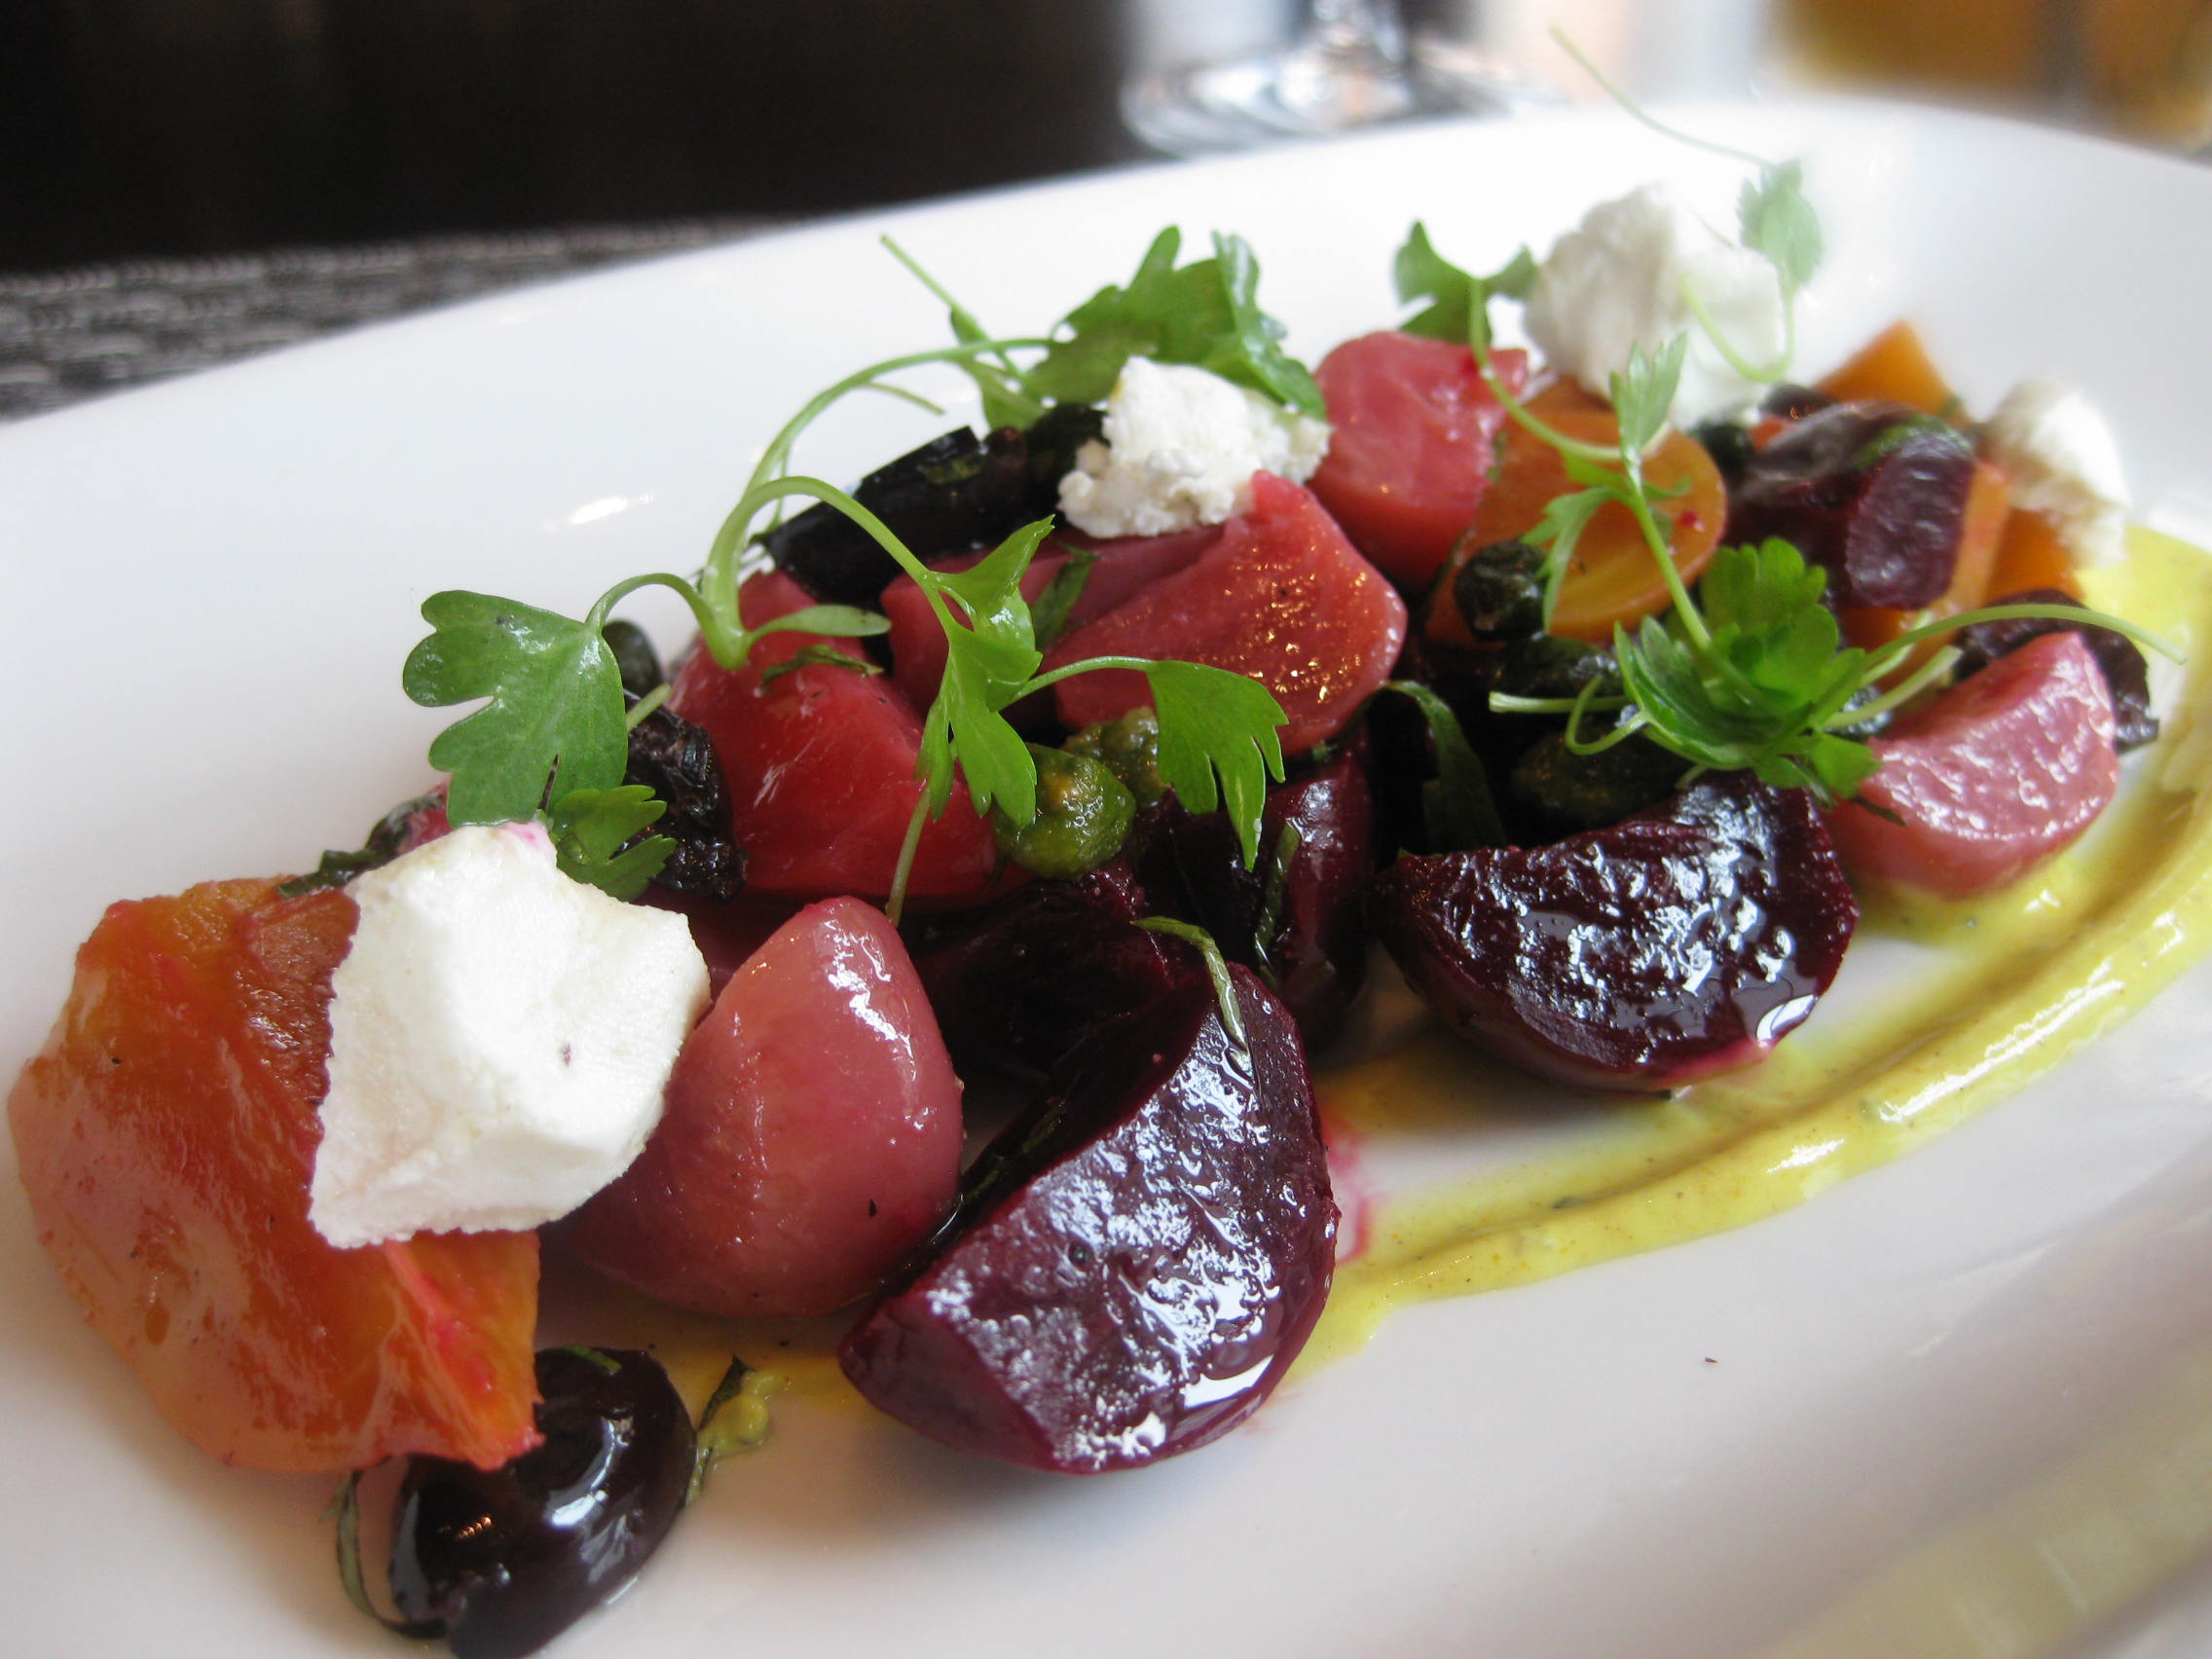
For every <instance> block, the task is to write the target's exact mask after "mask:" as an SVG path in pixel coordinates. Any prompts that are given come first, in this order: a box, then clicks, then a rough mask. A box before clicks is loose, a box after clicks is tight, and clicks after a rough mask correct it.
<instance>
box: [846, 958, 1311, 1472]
mask: <svg viewBox="0 0 2212 1659" xmlns="http://www.w3.org/2000/svg"><path fill="white" fill-rule="evenodd" d="M1230 972H1231V975H1232V976H1233V977H1234V979H1235V985H1236V998H1237V1005H1238V1007H1239V1009H1240V1010H1241V1013H1242V1017H1243V1023H1244V1027H1245V1031H1246V1034H1247V1037H1248V1039H1249V1042H1250V1050H1249V1053H1248V1054H1246V1053H1245V1052H1242V1051H1239V1050H1238V1048H1237V1046H1236V1044H1235V1041H1234V1040H1233V1039H1232V1037H1231V1036H1230V1034H1229V1032H1228V1030H1227V1029H1226V1028H1225V1027H1224V1025H1223V1023H1222V1020H1221V1015H1220V1013H1219V1011H1218V1010H1217V1008H1216V1006H1215V1003H1214V996H1213V990H1212V987H1211V985H1210V984H1206V983H1202V982H1201V983H1198V984H1194V985H1191V986H1188V987H1186V988H1183V989H1180V990H1177V991H1174V992H1171V993H1169V994H1168V995H1167V996H1165V997H1162V998H1161V999H1160V1000H1159V1001H1157V1002H1155V1003H1154V1004H1152V1005H1151V1006H1150V1007H1149V1008H1147V1009H1145V1010H1144V1011H1142V1012H1141V1013H1138V1014H1132V1015H1129V1016H1127V1017H1126V1018H1124V1019H1122V1020H1118V1021H1116V1022H1114V1023H1113V1024H1112V1025H1109V1026H1107V1027H1105V1028H1104V1029H1102V1030H1100V1031H1099V1032H1098V1033H1096V1034H1095V1035H1094V1036H1093V1037H1092V1038H1090V1039H1089V1040H1088V1041H1087V1042H1085V1043H1084V1044H1083V1045H1082V1046H1081V1047H1079V1048H1078V1049H1077V1050H1076V1051H1074V1052H1072V1053H1070V1054H1069V1056H1068V1058H1067V1061H1066V1062H1065V1064H1064V1065H1063V1066H1062V1068H1061V1069H1060V1071H1059V1072H1058V1073H1056V1074H1055V1077H1054V1082H1053V1088H1051V1091H1050V1092H1049V1093H1048V1095H1047V1096H1046V1098H1045V1100H1044V1102H1043V1103H1042V1104H1041V1106H1040V1107H1039V1108H1038V1109H1037V1110H1036V1111H1035V1112H1034V1113H1032V1114H1031V1115H1029V1116H1028V1117H1027V1118H1026V1119H1025V1120H1024V1121H1022V1122H1019V1123H1017V1124H1014V1127H1012V1128H1011V1129H1009V1130H1008V1131H1007V1133H1006V1134H1005V1135H1004V1136H1002V1137H1001V1138H1000V1140H999V1141H998V1142H997V1143H995V1144H994V1145H993V1146H992V1147H991V1148H990V1149H989V1150H988V1151H986V1152H985V1154H984V1155H983V1158H982V1159H981V1160H980V1161H978V1163H977V1169H976V1171H975V1173H974V1174H973V1175H972V1176H971V1182H972V1186H971V1191H970V1194H969V1196H968V1198H966V1200H965V1201H964V1203H963V1205H962V1209H961V1212H960V1214H959V1215H958V1216H957V1217H956V1218H955V1221H954V1224H953V1227H952V1229H951V1230H950V1232H949V1235H948V1238H947V1241H946V1242H945V1243H943V1245H942V1246H941V1247H940V1249H939V1250H938V1251H937V1252H936V1253H935V1254H934V1255H933V1256H931V1257H930V1258H929V1259H928V1261H927V1263H926V1265H924V1266H923V1267H922V1268H921V1269H920V1271H919V1272H917V1273H915V1274H914V1276H913V1277H912V1278H911V1279H910V1281H909V1282H907V1283H906V1284H904V1285H903V1287H901V1288H899V1289H897V1290H895V1291H894V1292H892V1293H891V1294H889V1295H887V1296H886V1297H885V1298H884V1299H883V1300H882V1301H881V1302H879V1303H877V1304H876V1305H875V1306H874V1307H873V1308H871V1309H869V1310H868V1311H867V1313H866V1315H864V1316H863V1317H862V1319H861V1321H860V1323H859V1324H857V1325H856V1326H855V1327H854V1328H853V1330H852V1331H851V1333H850V1334H849V1335H848V1336H847V1337H846V1339H845V1343H844V1346H843V1347H842V1348H841V1349H840V1350H839V1358H840V1359H841V1360H842V1362H843V1364H844V1368H845V1374H846V1375H847V1376H848V1377H850V1378H851V1379H852V1381H853V1383H854V1385H855V1386H856V1387H858V1388H859V1389H860V1391H861V1392H862V1393H863V1394H864V1395H866V1397H867V1398H868V1399H869V1400H871V1401H872V1402H874V1403H875V1404H876V1405H877V1406H879V1407H881V1408H882V1409H883V1410H884V1411H886V1412H888V1413H890V1414H891V1415H892V1416H893V1417H895V1418H898V1419H901V1420H902V1421H903V1422H905V1423H907V1424H909V1425H911V1426H912V1427H914V1428H917V1429H919V1430H921V1432H923V1433H924V1434H927V1435H929V1436H931V1437H932V1438H934V1439H937V1440H940V1441H942V1442H943V1443H944V1444H946V1445H948V1446H952V1447H955V1448H957V1449H959V1450H961V1451H966V1452H977V1453H981V1454H983V1455H984V1456H992V1457H999V1458H1003V1459H1005V1460H1006V1461H1008V1462H1012V1463H1019V1464H1023V1465H1026V1466H1028V1467H1030V1468H1036V1469H1049V1470H1056V1471H1059V1472H1062V1473H1069V1474H1092V1473H1097V1472H1100V1471H1104V1470H1108V1469H1123V1468H1130V1467H1133V1466H1135V1465H1137V1464H1141V1463H1147V1462H1150V1461H1152V1460H1153V1459H1155V1458H1158V1457H1163V1456H1169V1455H1171V1454H1174V1453H1177V1452H1186V1451H1189V1450H1190V1449H1192V1448H1193V1447H1196V1446H1199V1445H1203V1444H1204V1443H1205V1442H1206V1441H1209V1440H1212V1439H1213V1438H1215V1437H1216V1436H1217V1435H1220V1434H1222V1433H1224V1432H1226V1431H1227V1430H1228V1429H1229V1428H1231V1427H1232V1426H1233V1425H1234V1424H1235V1423H1236V1422H1238V1421H1240V1420H1241V1419H1243V1418H1245V1417H1246V1416H1247V1415H1249V1414H1250V1413H1251V1412H1252V1411H1253V1410H1254V1409H1255V1408H1256V1407H1257V1406H1258V1405H1259V1404H1260V1402H1261V1400H1262V1399H1264V1398H1265V1397H1266V1396H1267V1394H1268V1392H1269V1391H1270V1390H1271V1389H1272V1388H1273V1386H1274V1385H1275V1383H1277V1382H1278V1381H1280V1379H1281V1377H1282V1375H1283V1373H1284V1371H1285V1370H1287V1369H1288V1367H1289V1365H1290V1362H1291V1360H1292V1359H1293V1358H1294V1357H1296V1355H1297V1353H1298V1350H1299V1348H1300V1347H1301V1346H1303V1345H1304V1344H1305V1341H1306V1339H1307V1337H1308V1336H1309V1334H1310V1333H1311V1331H1312V1328H1313V1321H1314V1320H1315V1319H1316V1318H1318V1317H1319V1316H1320V1311H1321V1304H1322V1302H1323V1300H1324V1298H1325V1297H1326V1295H1327V1293H1328V1286H1329V1277H1330V1273H1331V1271H1332V1268H1333V1266H1334V1261H1335V1250H1336V1224H1337V1209H1336V1205H1335V1203H1334V1202H1333V1201H1332V1200H1331V1198H1330V1197H1329V1177H1328V1163H1327V1159H1326V1156H1325V1154H1324V1152H1323V1149H1322V1145H1321V1135H1320V1124H1319V1119H1318V1117H1317V1115H1316V1113H1315V1109H1314V1104H1313V1095H1312V1090H1311V1088H1309V1085H1308V1082H1307V1077H1306V1061H1305V1055H1304V1052H1303V1051H1302V1050H1301V1049H1300V1046H1299V1041H1298V1031H1297V1027H1296V1026H1295V1024H1294V1023H1293V1022H1292V1020H1291V1017H1290V1014H1289V1012H1288V1010H1286V1009H1285V1008H1284V1007H1283V1006H1282V1004H1281V1003H1280V1002H1278V1001H1276V1000H1275V998H1274V997H1273V996H1272V995H1271V994H1270V993H1269V992H1268V991H1267V989H1266V988H1265V987H1264V986H1262V985H1261V983H1260V982H1259V980H1258V979H1257V978H1255V977H1253V976H1252V975H1251V974H1249V973H1248V972H1246V971H1245V970H1243V969H1240V968H1233V969H1231V970H1230Z"/></svg>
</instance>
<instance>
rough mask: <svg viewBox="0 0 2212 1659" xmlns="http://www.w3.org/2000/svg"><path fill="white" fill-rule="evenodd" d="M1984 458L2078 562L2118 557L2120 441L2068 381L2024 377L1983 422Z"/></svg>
mask: <svg viewBox="0 0 2212 1659" xmlns="http://www.w3.org/2000/svg"><path fill="white" fill-rule="evenodd" d="M1983 435H1984V436H1985V437H1986V438H1987V440H1988V443H1989V458H1990V459H1991V460H1992V461H1996V462H1997V464H1998V465H1999V466H2002V467H2003V468H2004V469H2005V471H2006V474H2007V475H2008V476H2009V478H2010V479H2011V481H2012V504H2013V505H2014V506H2016V507H2025V508H2026V509H2027V510H2028V511H2030V512H2035V513H2041V514H2043V515H2044V516H2045V517H2046V518H2047V519H2049V520H2050V521H2051V522H2052V523H2053V524H2054V525H2056V526H2057V527H2058V534H2059V537H2060V539H2061V540H2063V541H2064V542H2065V543H2066V548H2067V551H2068V552H2070V553H2072V554H2073V555H2074V562H2075V563H2076V564H2078V565H2113V564H2118V563H2119V562H2120V558H2121V557H2122V556H2123V555H2124V554H2125V553H2126V551H2127V479H2126V477H2125V476H2124V475H2123V474H2122V473H2121V471H2120V444H2119V442H2118V440H2116V439H2115V438H2114V437H2113V435H2112V428H2111V427H2110V426H2108V425H2106V424H2105V418H2104V417H2103V416H2102V415H2100V414H2098V413H2097V410H2096V407H2095V405H2093V404H2091V403H2090V402H2089V400H2088V399H2087V398H2085V397H2083V395H2082V394H2081V393H2080V392H2079V391H2076V390H2075V389H2074V388H2073V387H2069V386H2061V385H2060V384H2059V383H2058V382H2056V381H2050V380H2024V381H2022V382H2021V383H2020V384H2019V385H2018V386H2016V387H2013V388H2012V389H2011V390H2010V391H2009V392H2007V393H2006V394H2005V401H2004V402H2002V403H2000V404H1999V405H1998V406H1997V413H1996V414H1994V415H1992V416H1991V417H1990V418H1989V424H1988V425H1987V426H1986V427H1985V428H1984V429H1983Z"/></svg>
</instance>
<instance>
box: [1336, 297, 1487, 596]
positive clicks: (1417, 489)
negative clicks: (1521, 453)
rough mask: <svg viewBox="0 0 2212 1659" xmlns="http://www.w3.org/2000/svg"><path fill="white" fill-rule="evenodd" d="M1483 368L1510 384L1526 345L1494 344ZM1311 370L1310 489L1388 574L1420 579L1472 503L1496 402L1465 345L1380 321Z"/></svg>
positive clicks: (1481, 484)
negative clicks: (1320, 406)
mask: <svg viewBox="0 0 2212 1659" xmlns="http://www.w3.org/2000/svg"><path fill="white" fill-rule="evenodd" d="M1491 368H1492V370H1493V372H1494V373H1495V374H1496V375H1497V376H1498V378H1499V379H1500V380H1501V381H1502V382H1504V384H1505V385H1506V386H1507V387H1509V388H1510V389H1512V390H1514V391H1519V390H1520V389H1521V388H1522V387H1523V385H1524V384H1525V383H1526V382H1527V380H1528V378H1529V358H1528V354H1527V353H1526V352H1523V351H1511V350H1508V351H1499V352H1495V353H1493V356H1492V357H1491ZM1313 378H1314V380H1315V381H1316V382H1317V383H1318V384H1319V386H1320V387H1321V395H1322V397H1323V398H1325V399H1326V400H1327V403H1328V408H1329V421H1330V424H1332V425H1333V426H1334V427H1335V431H1334V432H1333V433H1332V435H1331V436H1330V439H1329V453H1328V455H1327V456H1326V458H1324V459H1323V461H1322V462H1321V469H1320V470H1319V471H1318V472H1316V473H1314V475H1313V479H1312V488H1313V494H1314V495H1316V496H1318V497H1319V498H1321V504H1322V505H1323V506H1325V507H1327V508H1328V509H1329V513H1330V516H1331V517H1333V518H1334V519H1335V520H1336V521H1337V522H1338V523H1339V524H1340V525H1342V526H1344V532H1345V534H1346V535H1348V536H1349V537H1351V540H1352V543H1353V545H1354V546H1356V547H1357V548H1358V549H1359V550H1360V551H1361V552H1362V553H1364V554H1366V555H1367V557H1368V558H1370V559H1372V560H1373V561H1374V562H1375V563H1376V564H1377V565H1379V566H1381V567H1382V569H1383V571H1386V572H1388V573H1389V575H1390V576H1391V577H1392V578H1393V579H1394V580H1396V581H1398V582H1399V583H1401V584H1403V585H1404V586H1405V587H1407V588H1409V589H1416V588H1423V587H1426V586H1427V585H1428V583H1429V580H1430V579H1431V578H1432V577H1433V576H1434V575H1435V574H1436V571H1437V568H1438V567H1439V566H1441V565H1442V564H1443V563H1444V558H1445V555H1446V554H1448V553H1450V552H1451V550H1452V543H1453V542H1454V541H1456V540H1457V539H1458V536H1459V534H1460V532H1462V531H1464V530H1465V529H1466V528H1467V526H1468V525H1470V524H1471V523H1473V522H1474V517H1475V509H1476V508H1477V507H1479V506H1480V505H1481V504H1482V498H1483V492H1484V490H1485V489H1486V488H1487V487H1488V486H1489V483H1490V478H1491V474H1492V473H1493V471H1494V470H1495V469H1496V466H1497V459H1496V458H1497V439H1498V435H1499V433H1500V432H1502V431H1503V430H1504V427H1505V419H1506V418H1505V406H1504V405H1503V404H1501V403H1499V402H1498V400H1497V398H1496V397H1495V396H1494V395H1493V393H1492V391H1491V389H1490V387H1487V386H1485V385H1484V384H1483V378H1482V375H1481V373H1480V372H1479V371H1478V370H1477V369H1476V367H1475V354H1474V353H1473V352H1472V351H1470V350H1468V349H1467V348H1466V347H1464V346H1455V345H1453V344H1452V343H1451V342H1450V341H1448V340H1425V339H1421V338H1419V337H1417V336H1415V335H1411V334H1399V333H1395V332H1392V331H1387V330H1386V331H1384V332H1383V333H1380V334H1364V335H1361V336H1360V337H1359V338H1358V339H1356V340H1347V341H1346V342H1345V343H1344V344H1343V345H1342V346H1339V347H1338V348H1337V349H1336V350H1333V351H1331V352H1330V353H1329V354H1328V355H1327V356H1326V357H1324V358H1322V359H1321V362H1320V365H1319V366H1318V367H1317V368H1315V369H1314V371H1313Z"/></svg>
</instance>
